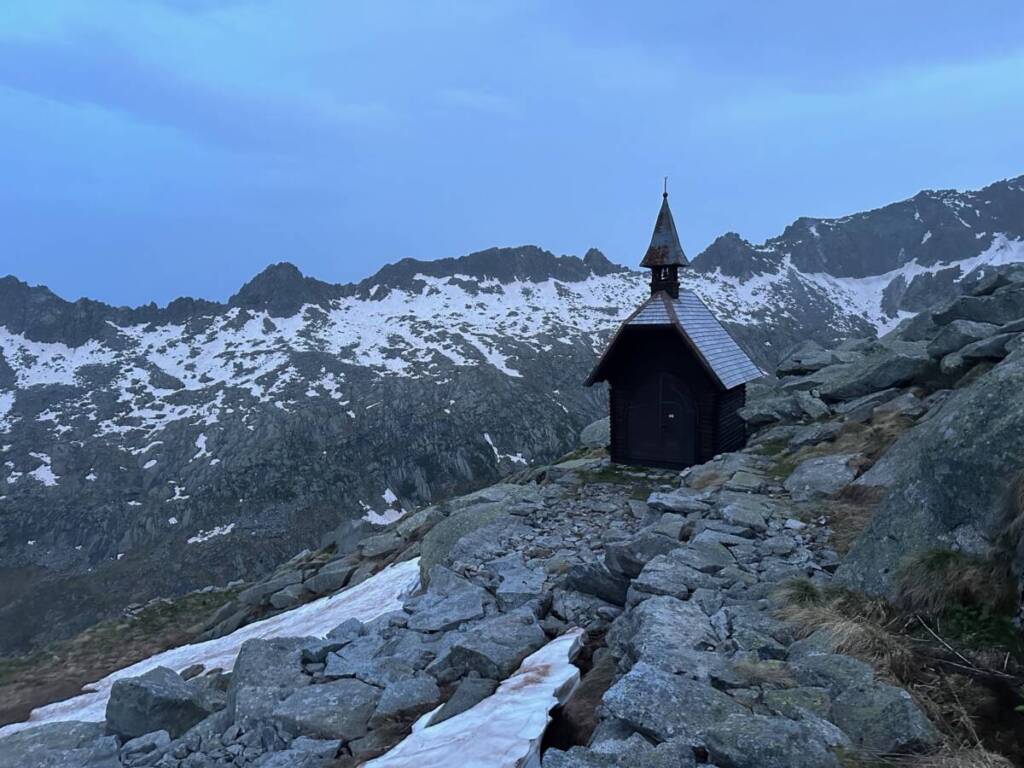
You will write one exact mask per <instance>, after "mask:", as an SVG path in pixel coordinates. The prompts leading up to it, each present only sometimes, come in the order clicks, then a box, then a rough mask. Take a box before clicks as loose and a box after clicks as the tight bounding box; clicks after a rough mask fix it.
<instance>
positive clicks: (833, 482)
mask: <svg viewBox="0 0 1024 768" xmlns="http://www.w3.org/2000/svg"><path fill="white" fill-rule="evenodd" d="M855 457H856V454H851V453H841V454H834V455H831V456H817V457H815V458H813V459H806V460H805V461H802V462H800V464H798V465H797V467H796V469H794V470H793V472H792V474H790V476H789V477H787V478H786V480H785V481H784V482H783V486H784V487H785V489H786V490H787V491H789V493H790V495H791V496H792V497H793V500H794V501H811V500H813V499H824V498H829V497H832V496H835V495H836V494H837V493H839V491H841V490H842V489H843V488H845V487H846V486H847V485H849V484H850V483H852V482H853V480H854V478H856V477H857V472H856V471H855V470H854V469H852V468H851V467H850V461H851V460H852V459H854V458H855Z"/></svg>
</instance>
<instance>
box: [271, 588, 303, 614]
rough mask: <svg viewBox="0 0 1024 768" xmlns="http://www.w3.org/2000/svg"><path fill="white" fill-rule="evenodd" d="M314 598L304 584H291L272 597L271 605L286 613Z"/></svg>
mask: <svg viewBox="0 0 1024 768" xmlns="http://www.w3.org/2000/svg"><path fill="white" fill-rule="evenodd" d="M312 596H313V593H312V592H311V591H310V590H308V589H307V588H306V586H305V585H304V584H290V585H288V586H287V587H285V588H284V589H282V590H281V591H279V592H275V593H274V594H272V595H271V596H270V605H271V606H272V607H274V608H276V609H277V610H279V611H284V610H287V609H288V608H294V607H295V606H297V605H299V604H300V603H304V602H306V600H307V599H309V598H311V597H312Z"/></svg>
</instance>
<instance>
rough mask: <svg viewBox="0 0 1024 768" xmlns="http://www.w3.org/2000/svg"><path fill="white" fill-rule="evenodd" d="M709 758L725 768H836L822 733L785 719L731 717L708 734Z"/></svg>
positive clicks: (750, 716)
mask: <svg viewBox="0 0 1024 768" xmlns="http://www.w3.org/2000/svg"><path fill="white" fill-rule="evenodd" d="M705 740H706V744H707V750H708V756H709V757H710V758H711V759H712V760H713V761H714V762H715V763H716V764H718V765H720V766H723V768H835V767H837V766H838V765H839V761H838V760H837V759H836V756H835V755H834V754H833V753H832V750H831V748H830V745H829V744H828V743H827V742H826V741H825V740H824V739H823V737H822V735H821V733H820V732H819V731H817V730H816V729H814V728H812V727H810V726H809V725H807V724H805V723H802V722H799V721H794V720H789V719H787V718H785V717H768V716H765V715H730V716H729V717H727V718H725V720H723V721H722V722H719V723H713V724H711V726H710V727H709V728H708V729H707V732H706V737H705Z"/></svg>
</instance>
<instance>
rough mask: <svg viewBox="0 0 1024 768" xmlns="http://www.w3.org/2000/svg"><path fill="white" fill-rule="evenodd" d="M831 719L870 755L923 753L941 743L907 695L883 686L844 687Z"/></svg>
mask: <svg viewBox="0 0 1024 768" xmlns="http://www.w3.org/2000/svg"><path fill="white" fill-rule="evenodd" d="M831 720H832V722H834V723H835V724H836V725H837V726H839V728H840V729H842V730H843V732H844V733H846V735H847V736H849V737H850V739H851V741H852V742H853V743H854V745H856V746H857V747H858V748H860V749H862V750H864V751H866V752H869V753H871V754H899V753H908V752H926V751H929V750H931V749H933V748H935V747H937V746H938V745H939V743H940V741H941V736H940V735H939V732H938V731H937V730H936V729H935V726H934V725H932V723H931V721H929V720H928V718H927V717H925V716H924V714H923V713H922V712H921V710H920V709H919V708H918V706H917V704H915V703H914V700H913V699H912V698H911V696H910V694H909V693H907V692H906V691H905V690H903V689H902V688H896V687H894V686H891V685H885V684H883V683H872V684H868V685H857V686H853V687H850V688H847V689H846V690H845V691H844V692H843V693H841V694H840V695H839V696H837V697H836V699H835V701H833V702H832V716H831Z"/></svg>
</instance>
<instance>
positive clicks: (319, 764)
mask: <svg viewBox="0 0 1024 768" xmlns="http://www.w3.org/2000/svg"><path fill="white" fill-rule="evenodd" d="M340 749H341V742H340V741H336V740H333V739H330V740H328V739H310V738H307V737H305V736H301V737H299V738H297V739H295V740H294V741H292V743H291V744H289V745H288V748H287V749H286V750H283V751H281V752H268V753H266V754H264V755H262V756H261V757H258V758H256V762H254V763H252V768H332V766H335V765H337V763H336V762H335V760H334V758H335V756H336V755H337V754H338V752H339V750H340Z"/></svg>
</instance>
